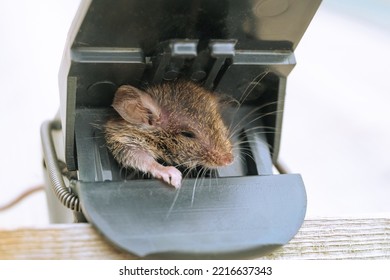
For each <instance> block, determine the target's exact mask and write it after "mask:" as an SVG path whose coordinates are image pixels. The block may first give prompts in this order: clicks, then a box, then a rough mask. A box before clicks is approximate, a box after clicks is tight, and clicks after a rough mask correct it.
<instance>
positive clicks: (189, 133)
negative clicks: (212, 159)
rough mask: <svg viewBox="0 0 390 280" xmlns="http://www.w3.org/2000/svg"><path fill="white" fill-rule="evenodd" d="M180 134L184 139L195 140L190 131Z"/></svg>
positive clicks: (193, 134)
mask: <svg viewBox="0 0 390 280" xmlns="http://www.w3.org/2000/svg"><path fill="white" fill-rule="evenodd" d="M180 134H181V135H182V136H184V137H187V138H195V133H193V132H191V131H182V132H180Z"/></svg>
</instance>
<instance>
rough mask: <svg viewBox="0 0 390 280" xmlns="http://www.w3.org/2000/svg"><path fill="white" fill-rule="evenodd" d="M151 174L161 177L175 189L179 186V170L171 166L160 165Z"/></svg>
mask: <svg viewBox="0 0 390 280" xmlns="http://www.w3.org/2000/svg"><path fill="white" fill-rule="evenodd" d="M152 176H153V177H155V178H157V179H162V180H163V181H164V182H166V183H168V184H170V185H171V186H174V187H175V188H176V189H178V188H180V186H181V176H182V175H181V172H180V171H179V170H177V169H176V168H175V167H173V166H160V167H159V168H157V169H155V170H154V171H153V172H152Z"/></svg>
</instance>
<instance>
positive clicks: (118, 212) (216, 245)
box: [76, 174, 306, 259]
mask: <svg viewBox="0 0 390 280" xmlns="http://www.w3.org/2000/svg"><path fill="white" fill-rule="evenodd" d="M195 185H196V187H195V189H194V186H195ZM76 192H77V194H78V196H79V198H80V201H81V207H82V210H83V213H84V215H85V216H86V218H87V220H88V221H89V222H90V223H92V224H93V225H94V226H95V227H96V228H97V229H98V231H100V232H101V234H102V235H103V236H104V237H106V238H107V240H109V241H110V242H111V243H112V244H114V245H116V246H117V247H119V248H120V249H123V250H125V251H127V252H130V253H132V254H134V255H136V256H139V257H142V258H151V259H157V258H165V259H231V258H232V259H233V258H249V257H256V256H257V257H258V256H261V255H264V254H266V253H269V252H270V251H272V250H274V249H275V248H276V247H279V246H282V245H284V244H286V243H287V242H288V241H289V240H290V239H292V238H293V236H294V235H295V234H296V233H297V231H298V230H299V228H300V227H301V225H302V223H303V219H304V216H305V212H306V193H305V188H304V185H303V182H302V179H301V177H300V175H296V174H288V175H274V176H248V177H230V178H217V179H215V178H214V179H209V178H206V179H198V181H197V182H196V179H188V180H184V181H183V186H182V188H181V189H179V190H175V189H173V188H170V187H167V186H166V185H164V183H162V182H160V181H157V180H133V181H131V182H130V181H127V182H126V181H122V182H110V183H104V182H102V183H96V182H93V183H84V182H78V183H77V185H76Z"/></svg>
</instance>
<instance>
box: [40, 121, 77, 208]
mask: <svg viewBox="0 0 390 280" xmlns="http://www.w3.org/2000/svg"><path fill="white" fill-rule="evenodd" d="M60 129H61V121H60V120H53V121H46V122H44V123H43V124H42V126H41V139H42V149H43V156H44V160H45V163H46V168H47V170H48V175H49V179H50V182H51V186H52V188H53V191H54V193H55V195H56V196H57V198H58V199H59V201H60V202H61V203H62V204H63V205H64V206H66V207H67V208H69V209H71V210H73V211H77V212H81V206H80V200H79V198H78V197H77V196H76V195H75V194H74V193H72V191H71V189H70V188H69V187H67V186H66V184H65V182H64V179H63V174H62V172H61V170H60V168H59V165H58V158H57V154H56V152H55V147H54V143H53V139H52V135H51V132H52V130H60ZM72 183H74V181H72V180H71V181H70V184H72Z"/></svg>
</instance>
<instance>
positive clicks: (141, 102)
mask: <svg viewBox="0 0 390 280" xmlns="http://www.w3.org/2000/svg"><path fill="white" fill-rule="evenodd" d="M221 102H222V101H221V100H220V98H219V97H218V96H217V95H216V94H214V93H212V92H209V91H207V90H205V89H204V88H202V87H200V86H198V85H196V84H194V83H191V82H176V83H166V84H162V85H158V86H153V87H150V88H148V89H146V90H145V91H142V90H139V89H137V88H134V87H132V86H128V85H126V86H121V87H120V88H119V89H118V90H117V92H116V94H115V98H114V102H113V107H114V109H115V110H116V111H117V112H118V113H119V115H120V116H121V117H122V118H123V119H124V120H125V121H126V122H128V123H131V124H133V125H136V126H137V127H138V128H139V129H142V130H143V131H145V132H146V133H147V135H148V136H149V138H150V139H149V140H148V141H150V142H154V143H153V145H154V146H155V147H156V152H155V153H156V154H158V155H159V157H161V159H162V160H164V161H167V162H168V163H176V164H179V165H183V166H186V167H194V166H197V165H200V166H205V167H208V168H216V167H219V166H225V165H228V164H230V163H232V161H233V154H232V144H231V142H230V140H229V132H228V130H227V128H226V126H225V124H224V123H223V120H222V117H221V114H220V109H221Z"/></svg>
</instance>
